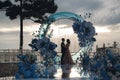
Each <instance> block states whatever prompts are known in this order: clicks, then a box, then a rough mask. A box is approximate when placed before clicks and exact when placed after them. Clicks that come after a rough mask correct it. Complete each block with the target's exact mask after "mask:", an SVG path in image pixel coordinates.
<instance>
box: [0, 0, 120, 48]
mask: <svg viewBox="0 0 120 80" xmlns="http://www.w3.org/2000/svg"><path fill="white" fill-rule="evenodd" d="M55 2H56V4H57V5H58V9H57V12H62V11H68V12H73V13H76V14H78V15H81V16H82V17H83V18H84V19H85V20H87V21H90V22H91V23H93V25H94V27H95V29H96V32H97V33H98V35H96V39H97V41H96V43H95V45H96V44H98V45H100V46H101V45H102V44H103V43H106V44H107V45H108V44H109V43H111V42H113V41H117V42H118V43H119V44H120V0H55ZM86 13H91V17H90V18H86V16H85V14H86ZM71 22H72V21H69V20H65V21H64V20H63V21H62V20H60V21H57V22H55V23H53V24H52V25H51V26H55V27H56V26H58V27H61V26H63V28H62V27H61V28H59V30H63V32H64V33H63V34H67V33H68V32H70V33H69V34H68V35H70V34H73V33H72V30H71V29H70V27H68V26H72V23H71ZM39 26H40V24H37V23H34V22H32V21H30V20H24V49H28V48H30V47H29V46H28V44H29V43H30V42H31V39H32V37H33V36H32V33H33V32H35V31H36V30H38V28H39ZM55 29H56V32H55V33H56V34H58V33H57V27H56V28H55ZM111 45H112V43H111ZM18 48H19V18H18V19H15V20H12V21H11V20H10V19H9V18H8V17H6V16H5V12H0V49H18Z"/></svg>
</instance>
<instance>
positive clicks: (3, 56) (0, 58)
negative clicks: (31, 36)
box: [0, 49, 31, 63]
mask: <svg viewBox="0 0 120 80" xmlns="http://www.w3.org/2000/svg"><path fill="white" fill-rule="evenodd" d="M30 52H31V50H28V49H24V50H23V54H27V53H30ZM18 54H20V51H19V49H0V63H14V62H18V61H19V59H18V58H17V55H18Z"/></svg>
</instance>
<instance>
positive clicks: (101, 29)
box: [95, 26, 111, 33]
mask: <svg viewBox="0 0 120 80" xmlns="http://www.w3.org/2000/svg"><path fill="white" fill-rule="evenodd" d="M95 29H96V32H97V33H106V32H111V31H110V29H108V28H107V27H101V26H95Z"/></svg>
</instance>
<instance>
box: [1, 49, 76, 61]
mask: <svg viewBox="0 0 120 80" xmlns="http://www.w3.org/2000/svg"><path fill="white" fill-rule="evenodd" d="M28 53H31V50H29V49H24V50H23V54H28ZM71 53H72V55H74V53H76V52H71ZM18 54H20V51H19V49H0V63H16V62H18V61H19V59H18V58H17V55H18ZM61 54H62V53H61V52H57V56H58V57H60V56H61ZM37 55H38V56H37V57H38V59H39V58H40V56H39V54H37Z"/></svg>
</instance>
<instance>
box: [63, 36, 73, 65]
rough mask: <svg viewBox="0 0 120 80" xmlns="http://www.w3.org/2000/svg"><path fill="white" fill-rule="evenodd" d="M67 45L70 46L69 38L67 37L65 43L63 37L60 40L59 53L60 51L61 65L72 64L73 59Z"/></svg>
mask: <svg viewBox="0 0 120 80" xmlns="http://www.w3.org/2000/svg"><path fill="white" fill-rule="evenodd" d="M69 46H70V40H69V39H67V40H66V44H65V39H64V38H62V42H61V53H62V57H61V65H65V64H73V60H72V57H71V54H70V50H69Z"/></svg>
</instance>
